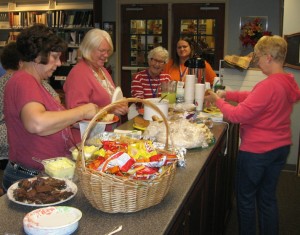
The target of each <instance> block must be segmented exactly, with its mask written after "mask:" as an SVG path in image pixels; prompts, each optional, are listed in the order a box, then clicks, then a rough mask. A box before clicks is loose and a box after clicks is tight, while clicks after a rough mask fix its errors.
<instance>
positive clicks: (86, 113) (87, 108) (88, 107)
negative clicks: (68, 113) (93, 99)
mask: <svg viewBox="0 0 300 235" xmlns="http://www.w3.org/2000/svg"><path fill="white" fill-rule="evenodd" d="M79 107H80V109H81V113H82V119H92V118H93V117H94V116H95V115H96V114H97V113H98V112H99V107H98V106H97V105H96V104H93V103H88V104H84V105H81V106H79Z"/></svg>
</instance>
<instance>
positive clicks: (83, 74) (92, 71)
mask: <svg viewBox="0 0 300 235" xmlns="http://www.w3.org/2000/svg"><path fill="white" fill-rule="evenodd" d="M79 49H80V51H81V53H82V59H81V60H80V61H79V62H78V63H77V64H76V65H75V66H74V67H73V68H72V70H71V71H70V73H69V74H68V77H67V79H66V82H65V84H64V92H65V102H66V106H67V108H74V107H77V106H79V105H82V104H86V103H90V102H92V103H94V104H97V105H98V106H99V107H100V108H101V107H104V106H107V105H108V104H110V103H111V99H112V95H113V93H114V91H115V84H114V82H113V80H112V78H111V76H110V74H109V73H108V71H107V70H106V68H105V67H104V64H105V62H107V59H108V58H109V57H110V56H111V54H112V53H113V49H114V48H113V43H112V40H111V37H110V35H109V34H108V33H107V32H106V31H104V30H101V29H96V28H95V29H91V30H89V31H88V32H87V33H86V34H85V36H84V39H83V41H82V43H81V45H80V48H79ZM111 112H112V113H114V114H115V115H124V114H126V113H127V112H128V105H127V103H124V104H121V105H118V106H116V107H115V108H114V109H112V110H111ZM106 128H107V129H106V130H111V129H112V127H111V126H109V125H107V127H106ZM72 133H73V135H74V138H75V140H76V141H77V142H80V140H81V137H80V130H79V129H76V128H74V129H72Z"/></svg>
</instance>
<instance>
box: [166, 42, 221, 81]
mask: <svg viewBox="0 0 300 235" xmlns="http://www.w3.org/2000/svg"><path fill="white" fill-rule="evenodd" d="M193 43H194V42H193V41H192V40H191V39H190V38H181V39H179V41H178V42H177V48H176V52H177V53H176V55H175V58H174V59H170V60H169V62H168V63H167V64H166V65H165V69H164V73H168V74H170V76H171V79H172V80H175V81H185V75H186V74H188V68H187V67H186V66H184V63H185V62H186V61H187V60H188V59H189V58H192V57H193V56H194V55H195V48H194V44H193ZM216 76H217V75H216V73H215V72H214V70H213V69H212V67H211V65H210V64H209V63H208V62H206V61H205V81H206V82H209V83H210V84H211V85H212V84H213V81H214V78H215V77H216Z"/></svg>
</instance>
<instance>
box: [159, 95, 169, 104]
mask: <svg viewBox="0 0 300 235" xmlns="http://www.w3.org/2000/svg"><path fill="white" fill-rule="evenodd" d="M167 96H168V95H164V96H163V97H161V98H160V100H159V101H158V103H160V102H161V101H162V100H163V99H164V98H166V97H167Z"/></svg>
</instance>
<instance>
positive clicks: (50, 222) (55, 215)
mask: <svg viewBox="0 0 300 235" xmlns="http://www.w3.org/2000/svg"><path fill="white" fill-rule="evenodd" d="M81 217H82V213H81V211H80V210H78V209H76V208H74V207H69V206H50V207H45V208H40V209H36V210H33V211H31V212H29V213H28V214H27V215H26V216H25V217H24V219H23V226H24V231H25V233H26V234H28V235H58V234H59V235H69V234H72V233H73V232H75V230H76V229H77V228H78V223H79V220H80V219H81Z"/></svg>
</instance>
